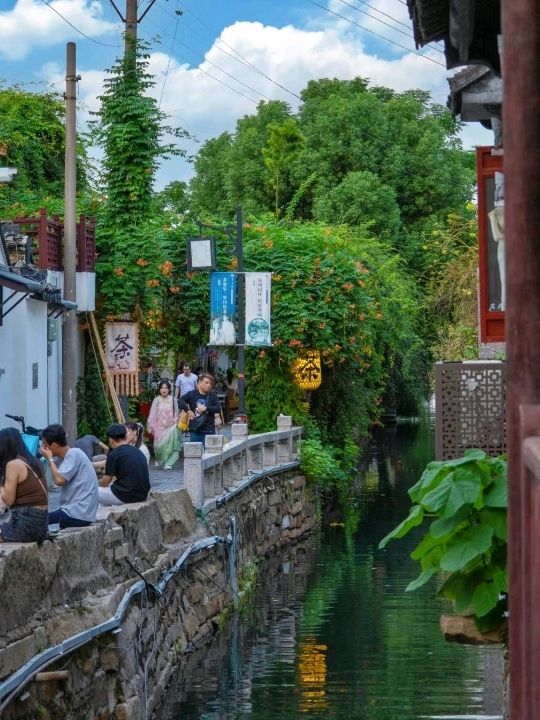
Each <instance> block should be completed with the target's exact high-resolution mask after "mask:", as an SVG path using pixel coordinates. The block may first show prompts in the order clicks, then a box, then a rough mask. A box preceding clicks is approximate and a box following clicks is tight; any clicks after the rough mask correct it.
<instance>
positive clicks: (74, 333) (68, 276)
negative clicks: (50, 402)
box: [62, 42, 80, 443]
mask: <svg viewBox="0 0 540 720" xmlns="http://www.w3.org/2000/svg"><path fill="white" fill-rule="evenodd" d="M79 79H80V78H79V77H78V76H77V75H76V46H75V43H73V42H70V43H68V44H67V53H66V95H65V100H66V152H65V187H64V258H63V259H64V262H63V266H64V297H65V298H66V300H69V301H70V302H76V278H77V276H76V258H77V218H76V205H75V199H76V193H77V177H76V174H77V156H76V152H77V151H76V136H77V129H76V93H77V80H79ZM78 350H79V338H78V321H77V312H76V311H75V310H69V311H68V312H67V313H66V317H65V320H64V323H63V326H62V423H63V425H64V428H65V431H66V433H67V436H68V441H69V442H70V443H71V442H73V441H74V440H75V438H76V436H77V375H78V370H79V363H78V358H79V352H78Z"/></svg>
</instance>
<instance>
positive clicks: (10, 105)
mask: <svg viewBox="0 0 540 720" xmlns="http://www.w3.org/2000/svg"><path fill="white" fill-rule="evenodd" d="M64 137H65V129H64V103H63V100H62V97H61V96H60V95H58V94H57V93H53V92H49V91H45V90H41V91H30V90H28V89H26V88H24V87H22V86H20V85H14V86H12V87H2V88H0V144H2V145H5V148H6V155H5V156H3V157H2V158H1V161H2V164H4V165H7V166H9V167H15V168H17V175H16V176H15V179H14V180H13V182H11V183H9V184H5V185H3V186H2V188H1V190H0V216H2V217H14V216H17V215H28V214H32V213H34V212H36V211H37V210H38V209H39V208H40V207H46V208H47V209H49V210H50V211H51V212H58V213H62V211H63V204H64V148H65V142H64ZM87 169H88V164H87V157H86V151H85V145H84V141H83V140H79V144H78V164H77V171H78V177H77V188H78V192H79V195H83V194H84V193H85V192H86V190H87V181H86V175H87Z"/></svg>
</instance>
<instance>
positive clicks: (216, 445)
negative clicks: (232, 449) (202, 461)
mask: <svg viewBox="0 0 540 720" xmlns="http://www.w3.org/2000/svg"><path fill="white" fill-rule="evenodd" d="M205 450H206V452H207V453H220V452H222V450H223V435H207V436H206V442H205Z"/></svg>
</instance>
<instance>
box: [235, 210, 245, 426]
mask: <svg viewBox="0 0 540 720" xmlns="http://www.w3.org/2000/svg"><path fill="white" fill-rule="evenodd" d="M236 260H237V262H238V265H237V267H236V270H237V272H238V275H237V278H238V281H237V282H238V415H239V416H240V418H239V419H240V420H241V421H243V422H245V417H246V405H245V397H246V376H245V374H244V346H245V344H246V321H245V314H246V309H245V304H246V277H245V275H244V221H243V217H242V208H241V207H240V206H238V207H237V208H236Z"/></svg>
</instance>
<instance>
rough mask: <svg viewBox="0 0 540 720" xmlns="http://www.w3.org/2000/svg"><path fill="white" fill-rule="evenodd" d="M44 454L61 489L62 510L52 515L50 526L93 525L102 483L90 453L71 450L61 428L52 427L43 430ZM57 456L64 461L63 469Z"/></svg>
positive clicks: (41, 449)
mask: <svg viewBox="0 0 540 720" xmlns="http://www.w3.org/2000/svg"><path fill="white" fill-rule="evenodd" d="M40 452H41V454H42V455H43V457H45V458H47V460H48V461H49V465H50V467H51V473H52V476H53V482H54V484H55V485H58V486H59V487H60V488H61V490H60V508H59V509H58V510H54V511H53V512H51V513H49V524H55V523H58V524H59V525H60V529H62V528H66V527H85V526H86V525H90V524H91V523H93V522H94V521H95V519H96V513H97V509H98V481H97V476H96V472H95V470H94V468H93V467H92V463H91V462H90V460H89V459H88V457H87V456H86V454H85V453H84V452H83V451H82V450H80V449H79V448H71V447H69V445H68V444H67V440H66V432H65V430H64V428H63V427H62V426H61V425H49V426H48V427H46V428H45V430H42V431H41V447H40ZM54 457H58V458H60V459H61V463H60V465H59V466H57V465H56V462H55V461H54Z"/></svg>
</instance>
